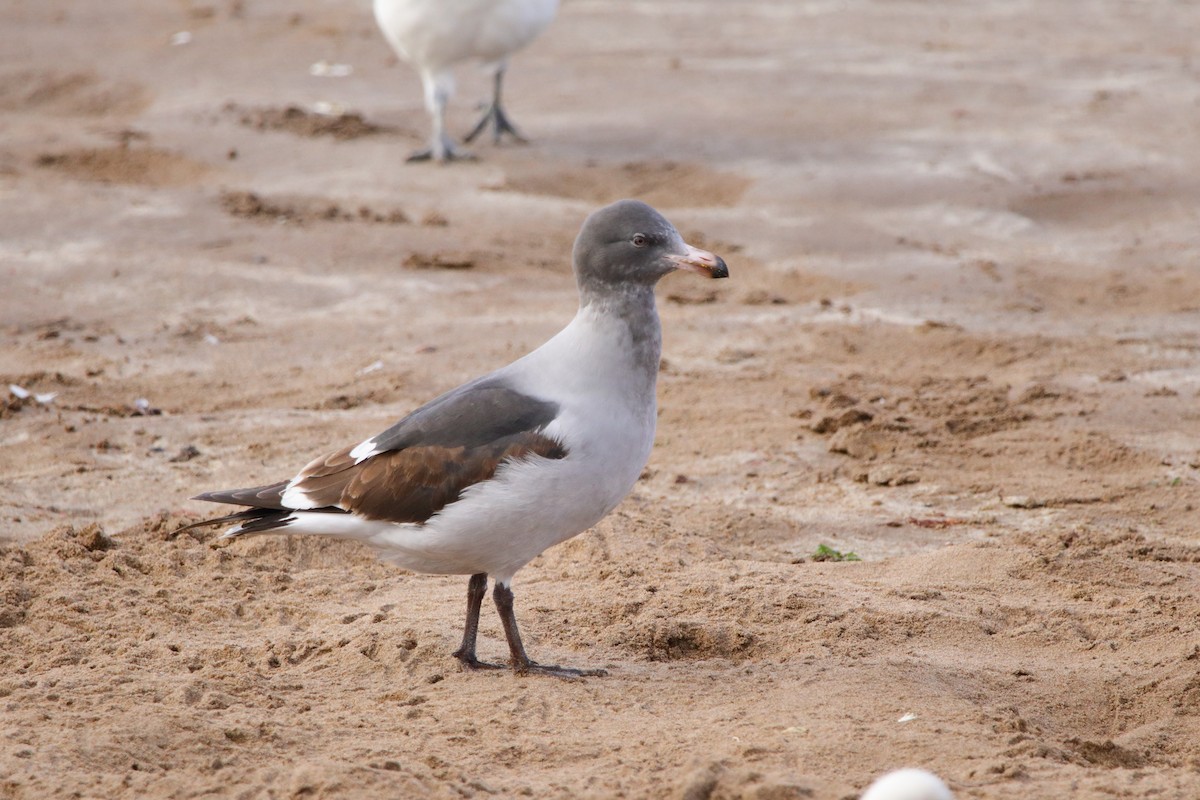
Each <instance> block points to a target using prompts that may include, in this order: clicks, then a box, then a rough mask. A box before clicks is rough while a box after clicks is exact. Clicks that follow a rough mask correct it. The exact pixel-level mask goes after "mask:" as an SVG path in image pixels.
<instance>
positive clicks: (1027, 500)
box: [1000, 494, 1046, 508]
mask: <svg viewBox="0 0 1200 800" xmlns="http://www.w3.org/2000/svg"><path fill="white" fill-rule="evenodd" d="M1000 502H1001V503H1003V504H1004V505H1006V506H1008V507H1009V508H1041V507H1042V506H1044V505H1046V504H1045V502H1043V501H1041V500H1035V499H1034V498H1032V497H1029V496H1028V495H1023V494H1012V495H1008V496H1007V497H1001V498H1000Z"/></svg>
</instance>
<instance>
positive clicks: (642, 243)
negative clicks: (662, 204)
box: [574, 200, 729, 289]
mask: <svg viewBox="0 0 1200 800" xmlns="http://www.w3.org/2000/svg"><path fill="white" fill-rule="evenodd" d="M574 260H575V278H576V280H577V281H578V282H579V286H580V288H589V289H597V288H602V287H608V288H609V289H615V288H618V287H623V286H629V285H634V286H636V285H642V286H653V285H654V284H655V283H657V282H658V280H659V279H660V278H662V277H663V276H664V275H667V274H668V273H671V272H674V271H675V270H677V269H684V270H688V271H689V272H695V273H698V274H700V275H703V276H704V277H706V278H728V277H729V268H728V267H727V266H725V261H724V260H723V259H722V258H721V257H720V256H716V255H713V254H712V253H710V252H708V251H707V250H701V249H700V248H698V247H692V246H691V245H689V244H688V243H687V242H685V241H683V237H681V236H680V235H679V231H677V230H675V226H674V225H672V224H671V223H670V222H667V220H666V218H665V217H663V215H662V214H659V213H658V212H657V211H655V210H654V209H653V208H651V207H650V206H648V205H646V204H645V203H643V202H641V201H640V200H618V201H617V202H615V203H613V204H612V205H607V206H605V207H604V208H601V209H599V210H597V211H595V212H593V213H592V215H591V216H589V217H588V218H587V220H585V221H584V223H583V228H582V229H580V231H579V236H578V237H577V238H576V239H575V251H574Z"/></svg>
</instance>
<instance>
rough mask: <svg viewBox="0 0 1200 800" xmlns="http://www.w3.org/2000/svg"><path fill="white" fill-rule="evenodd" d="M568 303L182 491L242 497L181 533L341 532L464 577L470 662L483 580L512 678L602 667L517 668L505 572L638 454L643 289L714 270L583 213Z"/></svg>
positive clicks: (653, 328) (588, 506)
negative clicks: (247, 467) (424, 393)
mask: <svg viewBox="0 0 1200 800" xmlns="http://www.w3.org/2000/svg"><path fill="white" fill-rule="evenodd" d="M573 262H574V273H575V281H576V284H577V287H578V290H579V310H578V312H577V313H576V314H575V317H574V319H572V320H571V322H570V323H569V324H568V325H567V326H566V327H565V328H563V330H562V331H560V332H559V333H558V334H557V335H556V336H554V337H553V338H551V339H550V340H549V341H547V342H546V343H545V344H543V345H542V346H541V347H539V348H537V349H536V350H534V351H533V352H531V353H529V354H527V355H525V356H523V357H522V358H519V359H517V360H516V361H514V362H512V363H511V364H508V365H507V366H504V367H501V368H500V369H497V370H495V371H494V372H491V373H488V374H487V375H484V376H482V377H479V378H476V379H475V380H473V381H470V382H468V383H465V384H463V385H462V386H459V387H458V388H456V389H451V390H450V391H448V392H446V393H445V394H443V395H441V396H440V397H437V398H435V399H434V400H431V401H430V402H428V403H426V404H425V405H423V406H421V407H420V408H418V409H417V410H415V411H413V412H412V413H411V414H409V415H408V416H406V417H404V418H403V419H401V420H400V421H399V422H397V423H396V424H395V425H393V426H391V427H390V428H388V429H387V430H385V431H383V432H382V433H379V434H377V435H375V436H372V437H370V438H369V439H365V440H363V441H361V442H357V443H354V444H351V445H348V446H346V447H342V448H341V449H338V450H334V451H332V452H330V453H328V454H326V455H322V456H320V457H319V458H316V459H313V460H312V461H310V462H309V463H308V465H307V466H305V467H304V468H303V469H301V470H300V471H299V473H297V474H296V476H295V477H293V478H291V479H290V480H286V481H281V482H278V483H272V484H270V485H266V486H256V487H253V488H249V489H233V490H227V491H215V492H205V493H204V494H201V495H198V496H197V497H195V498H193V499H196V500H206V501H210V502H215V503H230V504H234V505H240V506H246V507H247V508H245V509H244V510H241V511H238V512H235V513H232V514H228V515H226V516H222V517H218V518H215V519H209V520H205V521H203V522H197V523H193V524H192V525H189V526H187V527H189V528H190V527H196V526H200V525H216V524H226V523H237V524H236V526H235V527H233V528H231V529H230V530H228V531H227V532H226V533H225V534H224V536H223V538H237V537H241V536H247V535H251V534H266V533H282V534H311V535H318V536H332V537H338V538H343V539H354V540H357V541H360V542H365V543H366V544H368V545H370V546H371V547H373V548H375V549H376V550H377V551H378V553H379V555H380V557H381V558H382V559H384V560H385V561H388V562H391V563H393V564H395V565H397V566H400V567H403V568H405V569H408V570H411V571H414V572H422V573H432V574H442V575H470V576H471V577H470V580H469V582H468V585H467V617H466V624H465V626H464V630H463V638H462V644H461V645H460V646H459V648H458V649H457V650H456V651H455V652H454V656H455V657H456V658H457V659H458V660H459V661H460V662H461V663H462V664H463V666H464V667H466V668H469V669H480V668H489V667H491V668H498V667H500V666H502V665H499V664H491V663H488V662H484V661H480V660H479V659H478V657H477V656H476V638H477V633H478V628H479V613H480V608H481V605H482V602H483V598H484V595H485V594H486V591H487V582H488V577H489V576H490V577H491V578H492V579H493V580H494V588H493V592H492V597H493V600H494V602H495V604H496V610H497V611H498V613H499V615H500V621H501V623H502V624H503V627H504V634H505V638H506V639H507V641H508V649H509V663H510V665H511V666H512V668H513V669H514V670H515V671H516V672H517V673H519V674H528V673H540V674H547V675H555V676H559V677H564V678H566V677H578V676H590V675H602V674H605V673H604V671H603V670H597V669H572V668H568V667H560V666H557V665H546V664H539V663H536V662H534V661H531V660H530V659H529V657H528V655H527V654H526V652H525V648H524V646H523V645H522V642H521V635H520V633H519V631H518V629H517V618H516V615H515V613H514V611H513V592H512V588H511V584H512V580H513V576H514V575H515V574H516V572H517V570H519V569H520V568H521V567H523V566H525V564H527V563H529V561H531V560H532V559H533V558H534V557H535V556H537V555H538V554H539V553H541V552H542V551H543V550H545V549H547V548H549V547H551V546H553V545H556V544H558V543H560V542H563V541H566V540H567V539H570V538H571V537H573V536H576V535H577V534H580V533H582V532H584V531H586V530H587V529H588V528H590V527H592V526H593V525H595V524H596V523H597V522H599V521H600V520H601V519H602V518H603V517H604V516H605V515H607V514H608V513H609V512H610V511H612V510H613V508H615V507H616V505H617V504H618V503H620V502H621V500H622V499H624V497H625V495H626V494H628V493H629V490H630V489H632V488H633V485H634V483H635V482H636V481H637V479H638V476H639V475H640V474H641V472H642V469H643V467H645V465H646V462H647V460H648V459H649V457H650V450H651V447H652V446H653V443H654V429H655V421H656V416H657V411H656V398H655V384H656V380H657V377H658V369H659V357H660V354H661V351H662V331H661V328H660V326H659V320H658V310H657V308H656V307H655V302H654V287H655V285H656V284H657V283H658V281H659V279H660V278H662V277H663V276H665V275H667V274H669V273H671V272H674V271H675V270H688V271H691V272H695V273H699V274H700V275H702V276H704V277H708V278H725V277H728V275H729V270H728V268H727V267H726V265H725V262H724V260H723V259H721V258H720V257H718V256H716V255H713V254H712V253H710V252H708V251H705V250H700V249H698V248H695V247H692V246H691V245H688V244H687V243H685V242H684V241H683V239H682V238H681V237H680V235H679V233H678V232H677V231H676V230H675V228H674V227H673V226H672V225H671V223H670V222H668V221H667V220H666V219H665V218H663V216H662V215H661V214H659V213H658V212H657V211H655V210H654V209H653V208H651V207H650V206H648V205H646V204H645V203H642V202H639V201H636V200H621V201H618V202H616V203H613V204H612V205H609V206H605V207H604V208H601V209H599V210H597V211H595V212H594V213H592V214H591V215H590V216H589V217H588V218H587V219H586V220H585V221H584V224H583V227H582V229H581V230H580V231H579V236H578V237H577V238H576V240H575V247H574V250H573Z"/></svg>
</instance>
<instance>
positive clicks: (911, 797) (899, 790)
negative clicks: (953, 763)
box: [861, 767, 954, 800]
mask: <svg viewBox="0 0 1200 800" xmlns="http://www.w3.org/2000/svg"><path fill="white" fill-rule="evenodd" d="M861 800H954V795H953V794H952V793H951V792H950V788H949V787H948V786H946V784H945V783H943V782H942V779H941V778H939V777H938V776H937V775H934V774H933V773H932V772H928V771H926V770H923V769H915V768H912V767H909V768H907V769H898V770H896V771H895V772H889V773H888V774H886V775H884V776H883V777H881V778H880V779H879V780H877V781H875V782H874V783H872V784H871V785H870V786H869V787H867V790H866V791H865V792H863V796H862V798H861Z"/></svg>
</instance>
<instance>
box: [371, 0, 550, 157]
mask: <svg viewBox="0 0 1200 800" xmlns="http://www.w3.org/2000/svg"><path fill="white" fill-rule="evenodd" d="M557 10H558V0H375V20H376V22H378V23H379V27H380V29H381V30H382V31H383V35H384V37H385V38H386V39H387V40H388V43H389V44H391V46H392V49H394V50H395V51H396V55H398V56H399V57H400V58H401V59H403V60H404V61H407V62H408V63H409V64H411V65H412V66H413V69H415V70H416V71H417V72H418V73H419V74H420V76H421V84H422V86H423V87H424V89H425V108H426V109H427V110H428V111H429V116H430V117H431V119H432V121H433V132H432V134H431V136H430V139H429V146H428V147H427V148H424V149H422V150H418V151H416V152H415V153H413V154H412V155H410V156H409V157H408V160H409V161H427V160H429V159H434V160H436V161H448V160H453V159H456V158H470V157H471V156H470V154H469V153H466V152H464V151H461V150H458V149H456V148H455V146H454V142H453V141H452V140H451V139H450V137H449V136H447V135H446V130H445V128H446V122H445V119H446V105H447V103H449V101H450V97H451V95H453V94H454V74H453V72H452V71H451V70H452V69H453V68H454V67H455V65H457V64H459V63H461V62H463V61H480V62H482V63H483V64H484V65H486V66H487V67H488V68H489V69H490V70H491V71H492V102H491V104H490V105H489V106H488V108H487V110H486V111H485V112H484V114H483V116H482V117H481V118H480V120H479V122H478V123H477V124H476V125H475V127H474V128H473V129H472V130H471V132H470V133H468V134H467V136H466V141H467V142H470V141H471V140H473V139H474V138H475V137H476V136H478V135H479V134H480V133H481V132H483V130H484V128H486V127H487V125H488V122H489V121H490V122H491V123H492V126H493V139H494V141H496V142H497V143H498V142H499V141H500V137H501V135H503V134H505V133H507V134H509V135H511V136H512V137H513V138H514V139H516V140H517V141H519V142H524V141H525V138H524V137H522V136H521V134H520V133H518V132H517V130H516V128H514V127H513V125H512V123H511V122H509V120H508V116H507V115H506V114H505V113H504V109H503V107H502V106H501V104H500V94H501V85H502V84H503V82H504V71H505V69H507V68H508V59H509V56H511V55H512V54H513V53H515V52H517V51H518V50H520V49H521V48H522V47H525V46H526V45H528V44H529V43H530V42H532V41H533V40H534V39H535V38H537V35H538V34H539V33H541V32H542V30H543V29H544V28H545V27H546V26H547V25H549V24H550V21H551V20H553V19H554V14H555V12H556V11H557Z"/></svg>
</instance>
